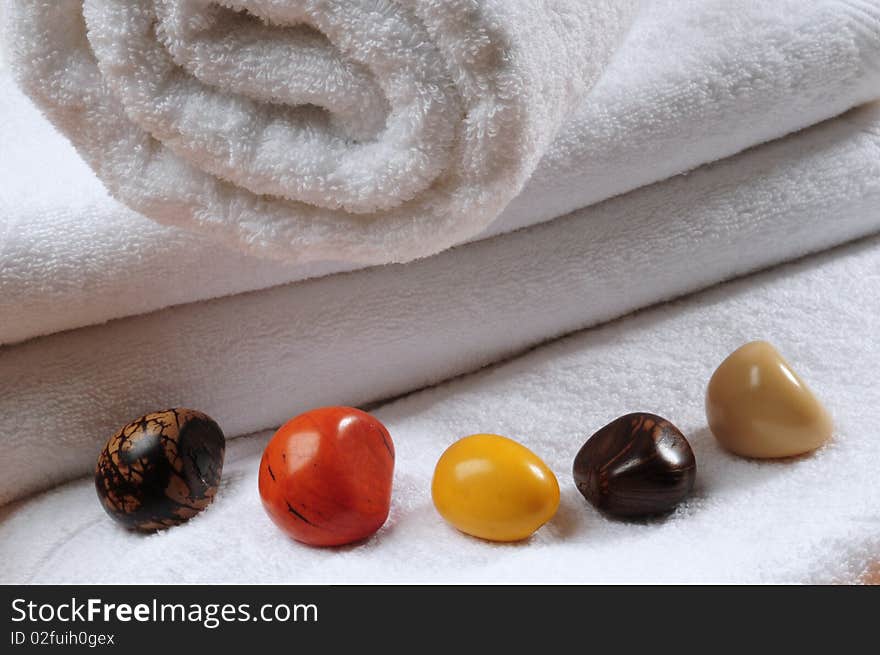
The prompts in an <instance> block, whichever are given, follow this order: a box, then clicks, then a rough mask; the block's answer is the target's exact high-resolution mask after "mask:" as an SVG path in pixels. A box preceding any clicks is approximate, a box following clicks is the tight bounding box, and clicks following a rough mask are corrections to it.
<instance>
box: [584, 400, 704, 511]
mask: <svg viewBox="0 0 880 655" xmlns="http://www.w3.org/2000/svg"><path fill="white" fill-rule="evenodd" d="M696 473H697V465H696V460H695V459H694V453H693V451H692V450H691V446H690V444H689V443H688V441H687V439H685V437H684V435H683V434H682V433H681V431H680V430H679V429H678V428H677V427H675V426H674V425H673V424H672V423H670V422H669V421H667V420H666V419H664V418H661V417H660V416H656V415H654V414H646V413H642V412H639V413H635V414H627V415H626V416H621V417H620V418H618V419H615V420H614V421H612V422H611V423H609V424H608V425H606V426H605V427H604V428H602V429H600V430H599V431H598V432H596V433H595V434H594V435H593V436H592V437H590V438H589V439H588V440H587V442H586V443H585V444H584V445H583V447H582V448H581V449H580V451H579V452H578V454H577V456H576V457H575V459H574V467H573V474H574V481H575V484H577V488H578V490H579V491H580V492H581V494H583V496H584V498H586V499H587V500H588V501H590V503H592V504H593V505H594V506H595V507H596V508H597V509H599V510H601V511H602V512H605V513H606V514H610V515H612V516H619V517H630V518H638V517H647V516H654V515H658V514H665V513H667V512H670V511H672V510H673V509H674V508H675V507H676V505H678V504H679V503H680V502H681V501H682V500H684V499H685V498H686V497H687V496H688V494H690V492H691V490H692V489H693V487H694V480H695V478H696Z"/></svg>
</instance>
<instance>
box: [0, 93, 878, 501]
mask: <svg viewBox="0 0 880 655" xmlns="http://www.w3.org/2000/svg"><path fill="white" fill-rule="evenodd" d="M878 229H880V106H878V105H875V106H872V107H865V108H862V109H859V110H855V111H853V112H850V113H848V114H845V115H844V116H842V117H840V118H837V119H834V120H831V121H828V122H826V123H823V124H821V125H818V126H815V127H813V128H810V129H809V130H806V131H803V132H801V133H798V134H795V135H792V136H790V137H787V138H786V139H783V140H779V141H775V142H773V143H769V144H766V145H764V146H761V147H759V148H754V149H752V150H750V151H747V152H745V153H742V154H740V155H737V156H736V157H733V158H729V159H727V160H724V161H721V162H717V163H715V164H712V165H710V166H707V167H704V168H701V169H698V170H697V171H694V172H693V173H691V174H690V175H687V176H679V177H675V178H672V179H670V180H667V181H666V182H662V183H658V184H655V185H653V186H650V187H645V188H643V189H640V190H638V191H634V192H632V193H629V194H626V195H624V196H620V197H618V198H615V199H613V200H610V201H608V202H605V203H602V204H600V205H596V206H594V207H591V208H588V209H585V210H582V211H580V212H577V213H575V214H572V215H571V216H568V217H565V218H560V219H557V220H554V221H550V222H548V223H545V224H543V225H539V226H534V227H531V228H529V229H526V230H520V231H517V232H514V233H511V234H507V235H502V236H497V237H493V238H491V239H485V240H482V241H479V242H476V243H472V244H468V245H465V246H462V247H460V248H455V249H452V250H450V251H447V252H445V253H442V254H440V255H437V256H435V257H431V258H428V259H425V260H421V261H418V262H412V263H410V264H405V265H391V266H384V267H376V268H371V269H366V270H362V271H357V272H351V273H343V274H338V275H332V276H327V277H323V278H319V279H314V280H306V281H303V282H299V283H295V284H291V285H286V286H279V287H275V288H273V289H268V290H263V291H259V292H253V293H246V294H239V295H236V296H231V297H228V298H222V299H217V300H213V301H207V302H200V303H192V304H189V305H183V306H179V307H173V308H169V309H165V310H162V311H159V312H154V313H152V314H147V315H144V316H137V317H129V318H126V319H121V320H117V321H112V322H110V323H107V324H105V325H101V326H94V327H88V328H83V329H79V330H73V331H68V332H64V333H60V334H55V335H51V336H48V337H43V338H39V339H33V340H31V341H28V342H25V343H22V344H18V345H14V346H6V347H4V348H0V451H2V453H3V462H4V474H3V475H2V476H0V502H3V501H7V500H10V499H11V498H14V497H16V496H20V495H22V494H26V493H28V492H30V491H34V490H36V489H40V488H45V487H48V486H50V485H52V484H54V483H56V482H59V481H61V480H65V479H68V478H70V477H71V476H75V475H80V474H82V473H84V472H86V471H88V470H90V469H92V468H93V466H94V460H95V457H96V455H97V453H98V451H99V450H100V446H101V445H102V442H103V441H104V440H105V439H106V438H107V437H108V436H109V435H110V434H111V433H112V432H113V431H114V430H115V429H116V428H118V427H119V426H120V425H122V424H124V423H126V422H127V421H129V420H131V419H132V418H134V417H137V416H139V415H141V414H144V413H146V412H148V411H153V410H155V409H157V408H161V407H166V406H190V407H195V408H197V409H200V410H202V411H205V412H207V413H208V414H210V415H212V416H214V417H215V418H216V419H217V420H218V421H219V422H220V423H221V425H222V426H223V429H224V430H225V431H226V433H227V434H228V435H229V436H236V435H241V434H245V433H248V432H253V431H255V430H259V429H264V428H268V427H270V426H274V425H278V424H280V423H281V422H283V421H284V420H286V419H287V418H289V417H290V416H291V415H293V414H295V413H297V412H299V411H301V410H304V409H307V408H309V407H315V406H320V405H326V404H362V403H366V402H369V401H375V400H380V399H383V398H389V397H392V396H394V395H396V394H400V393H403V392H407V391H411V390H413V389H416V388H419V387H421V386H425V385H428V384H432V383H435V382H437V381H439V380H442V379H445V378H449V377H451V376H454V375H457V374H460V373H464V372H468V371H472V370H474V369H475V368H477V367H479V366H482V365H484V364H487V363H490V362H492V361H496V360H497V359H499V358H501V357H504V356H507V355H510V354H512V353H514V352H516V351H519V350H521V349H523V348H526V347H528V346H531V345H534V344H535V343H537V342H540V341H542V340H545V339H547V338H550V337H553V336H557V335H560V334H563V333H566V332H570V331H572V330H575V329H578V328H581V327H584V326H586V325H590V324H594V323H597V322H600V321H604V320H608V319H610V318H613V317H616V316H620V315H622V314H624V313H626V312H629V311H631V310H633V309H635V308H637V307H641V306H644V305H647V304H649V303H653V302H656V301H659V300H664V299H668V298H671V297H673V296H677V295H680V294H683V293H687V292H689V291H693V290H695V289H697V288H700V287H704V286H706V285H708V284H713V283H715V282H718V281H720V280H723V279H727V278H730V277H732V276H734V275H738V274H742V273H744V272H747V271H750V270H753V269H756V268H759V267H763V266H768V265H771V264H775V263H778V262H780V261H782V260H784V259H788V258H792V257H797V256H800V255H803V254H805V253H806V252H809V251H812V250H817V249H821V248H826V247H829V246H831V245H835V244H838V243H841V242H843V241H846V240H848V239H852V238H855V237H858V236H861V235H865V234H868V233H871V232H875V231H877V230H878ZM121 264H122V266H123V268H121V269H120V270H124V262H121Z"/></svg>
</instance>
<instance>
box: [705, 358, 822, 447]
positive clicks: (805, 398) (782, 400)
mask: <svg viewBox="0 0 880 655" xmlns="http://www.w3.org/2000/svg"><path fill="white" fill-rule="evenodd" d="M706 418H707V419H708V422H709V429H710V430H712V434H714V435H715V438H716V439H718V441H719V443H720V444H721V445H722V446H723V447H724V448H726V449H727V450H729V451H730V452H732V453H735V454H737V455H742V456H744V457H757V458H776V457H792V456H794V455H801V454H803V453H807V452H810V451H811V450H815V449H816V448H818V447H819V446H821V445H822V444H824V443H825V442H826V441H827V440H828V439H829V438H830V437H831V432H832V430H833V425H832V423H831V417H830V416H829V415H828V412H827V411H826V410H825V408H824V407H823V406H822V403H820V402H819V401H818V400H817V399H816V397H815V396H814V395H813V392H812V391H810V389H809V387H807V385H806V384H805V383H804V381H803V380H801V378H800V377H798V375H797V373H795V372H794V371H793V370H792V368H791V366H789V364H788V362H786V361H785V360H784V359H783V358H782V355H780V354H779V352H778V351H777V350H776V348H774V347H773V346H771V345H770V344H769V343H767V342H766V341H753V342H751V343H747V344H746V345H744V346H742V347H740V348H739V349H737V350H735V351H734V352H733V353H732V354H731V355H730V356H728V358H727V359H725V360H724V361H723V362H722V363H721V365H720V366H719V367H718V369H717V370H716V371H715V373H714V374H713V375H712V378H711V379H710V380H709V386H708V388H707V390H706Z"/></svg>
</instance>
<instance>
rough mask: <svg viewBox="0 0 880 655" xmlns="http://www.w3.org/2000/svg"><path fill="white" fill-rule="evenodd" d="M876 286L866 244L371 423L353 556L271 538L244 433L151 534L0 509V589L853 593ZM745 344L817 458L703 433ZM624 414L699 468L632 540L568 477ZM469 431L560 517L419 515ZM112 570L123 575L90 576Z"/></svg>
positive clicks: (49, 501)
mask: <svg viewBox="0 0 880 655" xmlns="http://www.w3.org/2000/svg"><path fill="white" fill-rule="evenodd" d="M878 285H880V240H878V239H876V238H875V239H872V240H871V241H870V242H867V243H859V244H855V245H852V246H848V247H846V248H843V249H840V250H838V251H834V252H832V253H828V254H823V255H820V256H818V257H816V258H810V259H809V260H808V261H804V262H801V263H798V264H796V265H792V266H787V267H785V268H782V269H778V270H774V271H772V272H769V273H765V274H761V275H760V276H756V277H753V278H747V279H744V280H741V281H738V282H736V283H733V284H728V285H724V286H722V287H719V288H717V289H713V290H711V291H708V292H706V293H702V294H700V295H698V296H695V297H692V298H688V299H686V300H683V301H681V302H677V303H675V304H674V305H671V306H661V307H658V308H655V309H652V310H650V311H646V312H643V313H639V314H637V315H635V316H631V317H628V318H626V319H624V320H621V321H615V322H614V323H611V324H609V325H607V326H603V327H601V328H596V329H592V330H588V331H586V332H583V333H580V334H577V335H574V336H573V337H571V338H567V339H564V340H562V341H559V342H556V343H553V344H551V345H548V346H545V347H542V348H540V349H538V350H536V351H534V352H532V353H530V354H528V355H527V356H524V357H521V358H518V359H516V360H513V361H511V362H508V363H506V364H504V365H502V366H498V367H493V368H491V369H489V370H487V371H485V372H482V373H479V374H477V375H473V376H468V377H466V378H463V379H459V380H455V381H453V382H451V383H450V384H446V385H443V386H441V387H439V388H435V389H430V390H427V391H424V392H422V393H418V394H414V395H413V396H410V397H408V398H404V399H402V400H400V401H398V402H395V403H392V404H390V405H386V406H383V407H380V408H378V409H377V410H376V414H377V415H378V417H379V418H380V419H381V420H382V421H383V422H384V423H385V424H386V425H387V426H388V428H389V429H390V431H391V434H392V436H393V438H394V440H395V449H396V452H397V465H396V467H395V487H394V490H395V493H394V498H393V502H392V508H391V516H390V519H389V521H388V523H387V524H386V526H385V527H384V528H383V529H382V530H380V532H379V533H378V534H377V535H376V536H375V537H373V538H372V539H370V540H369V541H367V542H366V543H364V544H362V545H359V546H356V547H353V548H344V549H333V550H325V549H315V548H309V547H307V546H303V545H301V544H297V543H295V542H293V541H291V540H290V539H288V538H287V537H286V536H285V535H284V534H282V533H281V532H280V531H279V530H278V529H277V528H276V527H275V526H274V525H273V524H272V522H271V521H270V520H269V518H268V517H267V516H266V515H265V513H264V512H263V511H262V508H261V507H260V499H259V496H258V492H257V469H258V463H259V457H260V452H261V449H262V447H263V446H264V444H265V443H266V440H267V439H268V435H261V436H259V437H257V438H254V439H236V440H235V441H234V442H233V443H231V444H230V448H229V451H228V455H227V463H226V466H225V467H224V471H223V475H224V479H223V483H222V485H221V488H220V493H219V494H218V496H217V498H216V500H215V502H214V504H213V505H212V506H211V507H210V508H209V509H208V510H207V511H205V512H204V513H203V514H201V515H199V516H197V517H196V518H194V519H193V520H192V521H190V522H189V523H188V524H186V525H184V526H181V527H177V528H172V529H171V530H168V531H167V532H165V533H160V534H156V535H151V536H146V537H145V536H142V535H136V534H131V533H129V532H126V531H125V530H124V529H122V528H121V527H119V526H117V525H116V524H115V523H113V522H112V521H111V520H110V519H109V518H108V517H107V516H106V515H105V514H104V511H103V509H102V508H101V506H100V505H99V503H98V500H97V498H96V496H95V490H94V485H93V484H92V481H91V480H90V479H86V480H82V481H79V482H76V483H73V484H71V485H69V486H65V487H62V488H59V489H57V490H54V491H52V492H50V493H47V494H44V495H42V496H39V497H36V498H33V499H30V500H28V501H25V502H22V503H17V504H15V505H12V506H9V507H7V508H6V509H5V510H3V511H2V512H0V582H5V583H13V582H14V583H23V582H32V583H73V582H78V583H86V582H88V583H131V582H144V583H153V584H169V583H191V582H231V583H274V584H278V583H301V584H303V583H318V584H322V583H323V584H334V583H335V584H340V583H360V582H374V583H419V582H421V583H465V584H467V583H471V584H473V583H483V582H489V583H517V582H520V583H540V582H543V583H548V582H555V583H564V584H570V583H601V582H605V583H608V582H618V583H621V582H622V583H643V584H644V583H655V582H689V583H721V582H725V583H772V582H855V581H857V580H858V579H859V577H860V575H861V574H862V573H863V572H864V570H865V567H866V565H867V564H868V563H869V562H870V561H872V560H874V561H876V559H877V557H878V554H880V484H877V462H878V461H880V439H878V438H877V434H876V431H875V430H873V429H871V425H870V424H871V421H870V419H869V420H868V421H867V422H866V420H865V419H866V411H867V412H871V411H873V409H874V408H876V407H877V406H878V405H880V367H878V366H877V357H878V355H880V352H878V349H877V338H876V337H877V316H878V315H880V294H878V293H877V288H878ZM817 298H819V299H821V301H817ZM755 338H766V339H770V340H771V341H773V342H774V343H775V344H776V345H777V347H779V348H780V350H781V351H782V352H783V354H784V355H785V356H786V357H787V358H788V359H789V360H790V361H791V362H792V365H793V366H794V367H795V368H796V370H797V371H798V372H799V373H800V374H801V375H802V376H803V377H804V378H805V379H806V380H807V381H808V383H809V384H810V386H811V387H812V388H813V390H814V391H815V392H816V394H817V395H818V396H819V397H820V398H821V399H822V401H823V402H824V403H825V404H826V406H827V407H828V409H829V411H830V412H831V413H832V415H833V416H834V419H835V423H836V426H837V427H836V430H835V436H834V440H833V442H832V443H831V444H829V445H828V446H826V447H825V448H823V449H822V450H820V451H818V452H816V453H815V454H813V455H812V456H809V457H805V458H801V459H798V460H794V461H786V462H763V463H762V462H755V461H749V460H745V459H741V458H738V457H734V456H733V455H729V454H727V453H725V452H724V451H722V450H721V449H720V448H719V447H718V445H717V443H716V442H715V440H714V439H713V438H712V436H711V435H710V434H709V432H708V430H707V429H706V420H705V415H704V413H703V394H704V392H705V385H706V382H707V381H708V379H709V376H710V375H711V373H712V370H713V368H714V367H715V366H716V365H717V364H718V363H719V362H720V361H721V360H722V359H723V358H724V357H725V356H726V355H727V354H728V353H729V352H730V351H731V350H733V349H734V348H736V347H738V346H739V345H741V344H742V343H743V342H745V341H748V340H751V339H755ZM311 373H312V371H303V373H302V375H299V376H297V378H298V383H299V384H307V380H308V377H309V375H310V374H311ZM374 373H375V374H378V373H379V372H377V371H374ZM856 389H857V390H856ZM866 408H867V409H866ZM634 410H643V411H653V412H658V413H660V414H663V415H664V416H666V417H668V418H669V419H670V420H672V421H673V422H675V423H676V424H677V425H678V426H679V427H680V428H681V429H682V430H683V431H684V432H685V434H686V435H687V436H688V438H689V439H690V441H691V444H692V446H693V448H694V451H695V453H696V456H697V485H696V488H695V491H694V495H693V496H692V497H691V499H690V500H689V501H687V502H686V503H685V504H684V505H683V506H682V507H681V508H680V509H679V510H678V511H677V512H675V513H674V514H673V515H672V516H670V517H667V518H665V519H663V520H657V521H652V522H649V523H645V524H639V523H627V522H622V521H614V520H611V519H607V518H604V517H602V516H601V515H600V514H599V513H598V512H596V511H595V510H594V509H593V508H592V507H590V506H589V505H588V504H587V503H586V502H585V501H584V499H583V498H581V496H580V494H579V493H578V492H577V490H576V489H575V487H574V484H573V482H572V479H571V462H572V459H573V458H574V455H575V453H576V452H577V451H578V448H579V447H580V445H581V444H582V443H583V441H584V440H585V439H586V438H587V437H588V436H589V435H590V433H591V432H592V431H593V430H596V429H598V428H599V427H601V426H602V425H604V424H606V423H607V422H608V421H610V420H612V419H613V418H614V417H615V416H618V415H620V414H623V413H626V412H630V411H634ZM866 428H867V429H866ZM483 430H486V431H495V432H500V433H502V434H506V435H509V436H510V437H512V438H515V439H518V440H520V441H522V442H523V443H525V444H526V445H527V446H529V447H530V448H532V449H533V450H534V451H535V452H536V453H538V454H539V455H540V456H541V457H542V458H544V459H545V461H546V462H547V464H548V465H549V466H550V467H551V468H552V469H553V470H554V471H555V472H556V475H557V476H558V478H559V483H560V487H561V491H562V502H561V505H560V509H559V513H558V514H557V515H556V517H555V518H554V519H553V520H552V521H550V523H549V524H547V525H546V526H544V527H543V528H542V529H541V530H540V531H539V532H538V533H537V534H536V535H535V536H534V537H532V538H531V539H529V540H528V541H527V542H526V543H523V544H519V545H510V544H507V545H504V544H489V543H486V542H482V541H479V540H477V539H473V538H470V537H467V536H465V535H463V534H461V533H458V532H456V531H455V530H454V529H453V528H451V527H450V526H449V525H447V524H445V523H444V522H443V520H442V519H441V518H440V516H439V515H438V514H437V512H436V511H435V510H434V508H433V506H432V504H431V498H430V481H431V474H432V472H433V468H434V465H435V464H436V461H437V458H438V457H439V456H440V454H441V453H442V452H443V450H444V449H445V448H446V447H447V446H448V445H449V444H450V443H452V441H454V440H455V439H457V438H458V437H461V436H464V435H465V434H470V433H473V432H477V431H483ZM58 436H59V437H60V436H61V435H58ZM119 553H125V561H124V565H122V566H107V562H108V561H114V562H115V561H117V560H118V556H119ZM169 553H173V554H174V556H173V557H169V556H168V554H169Z"/></svg>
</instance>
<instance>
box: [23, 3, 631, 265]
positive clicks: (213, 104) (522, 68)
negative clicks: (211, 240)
mask: <svg viewBox="0 0 880 655" xmlns="http://www.w3.org/2000/svg"><path fill="white" fill-rule="evenodd" d="M638 1H639V0H592V1H591V2H582V1H581V0H529V1H525V0H522V1H520V0H517V1H515V2H510V1H509V0H480V1H479V2H474V1H473V0H405V1H402V0H396V1H394V2H390V1H385V0H382V1H377V0H234V1H233V0H227V1H224V2H216V1H214V0H84V1H82V0H61V1H60V2H59V1H58V0H10V3H9V4H10V9H11V11H10V12H9V16H8V18H7V22H8V35H9V36H8V39H9V42H10V46H11V53H12V54H11V57H10V58H11V60H12V65H13V68H14V69H15V70H16V72H17V74H18V78H19V80H20V82H21V83H22V85H23V87H24V88H25V89H26V90H27V92H28V93H29V94H30V95H31V97H32V98H34V100H35V101H36V102H37V104H39V105H40V106H41V107H42V109H43V110H44V111H45V112H46V114H47V115H48V116H49V117H50V118H51V119H52V121H53V122H54V123H55V124H56V125H58V126H59V127H60V129H61V130H62V131H63V132H64V133H65V134H66V135H67V136H68V137H69V138H70V139H71V140H72V141H73V142H74V145H75V146H76V147H77V149H78V150H79V151H80V153H81V154H82V155H83V156H84V157H85V159H86V160H87V161H88V162H89V164H90V165H91V166H92V167H93V168H94V169H95V171H96V172H97V173H98V175H99V177H100V178H101V179H102V180H103V181H104V183H105V184H106V185H107V187H108V188H109V189H110V191H111V193H113V194H114V195H115V196H117V197H119V198H120V199H122V200H123V201H124V202H126V203H127V204H129V205H130V206H132V207H134V208H135V209H137V210H138V211H141V212H143V213H144V214H146V215H148V216H150V217H152V218H155V219H157V220H159V221H162V222H166V223H172V224H177V223H180V224H183V225H193V226H201V227H203V228H205V229H208V230H210V231H211V233H212V234H216V235H219V236H222V237H223V238H224V239H225V240H226V241H228V242H236V243H241V244H245V245H247V246H248V247H249V248H250V249H253V250H258V251H259V252H261V253H263V254H271V255H275V256H278V257H281V258H287V257H290V258H293V259H296V260H299V261H304V260H316V259H343V260H353V261H360V262H380V263H384V262H387V261H391V260H393V261H402V260H408V259H413V258H415V257H420V256H424V255H428V254H432V253H434V252H437V250H439V249H442V248H445V247H447V246H449V245H452V244H454V243H456V242H458V241H461V240H463V239H466V238H468V237H471V236H473V235H475V234H476V233H478V232H479V231H480V230H482V229H483V228H484V227H485V226H486V225H487V224H488V223H489V222H490V221H491V220H492V219H494V218H495V217H496V216H497V215H498V213H499V212H500V211H501V210H502V209H503V208H504V206H505V205H506V204H507V203H508V202H510V200H511V199H512V198H513V197H514V196H515V195H516V194H517V193H518V192H519V191H520V189H521V188H522V185H523V184H524V183H525V181H526V180H527V179H528V177H529V176H530V175H531V173H532V171H533V170H534V169H535V167H536V166H537V164H538V162H539V160H540V158H541V156H542V155H543V153H544V151H545V150H546V148H547V147H548V146H549V144H550V143H551V141H552V140H553V138H554V137H555V135H556V133H557V132H558V130H559V127H560V125H561V123H562V122H563V120H565V119H566V118H567V117H568V116H569V115H570V114H571V111H572V110H573V108H574V107H575V106H577V104H578V102H579V101H580V100H581V99H582V98H583V96H584V95H585V93H586V91H587V90H588V89H589V88H590V87H591V86H592V85H593V83H594V82H595V81H596V79H597V78H598V77H599V73H600V72H601V71H602V69H603V68H604V66H605V65H606V64H607V62H608V60H609V59H610V57H611V55H612V53H613V52H614V50H615V49H616V47H617V45H618V43H619V41H620V39H621V37H622V35H623V34H624V33H625V30H626V29H627V28H628V27H629V25H630V23H631V21H632V18H633V15H634V14H635V11H636V7H637V4H638Z"/></svg>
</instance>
